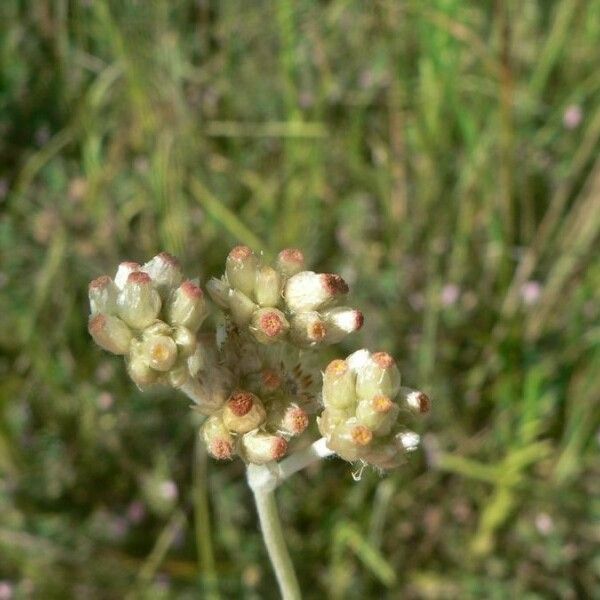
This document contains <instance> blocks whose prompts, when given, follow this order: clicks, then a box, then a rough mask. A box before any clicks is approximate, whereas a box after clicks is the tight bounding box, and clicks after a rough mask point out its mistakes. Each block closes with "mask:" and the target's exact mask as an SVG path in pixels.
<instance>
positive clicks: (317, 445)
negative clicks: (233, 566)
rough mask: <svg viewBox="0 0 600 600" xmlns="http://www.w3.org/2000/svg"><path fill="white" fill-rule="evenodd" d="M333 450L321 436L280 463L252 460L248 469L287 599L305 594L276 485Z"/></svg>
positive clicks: (273, 562)
mask: <svg viewBox="0 0 600 600" xmlns="http://www.w3.org/2000/svg"><path fill="white" fill-rule="evenodd" d="M331 454H333V453H332V452H331V451H330V450H329V449H328V448H327V446H326V445H325V440H324V439H322V438H321V439H320V440H317V441H316V442H314V443H313V444H312V445H311V446H309V447H308V448H306V449H304V450H300V451H299V452H295V453H294V454H292V455H291V456H288V457H287V458H285V459H284V460H282V461H281V462H280V463H269V464H267V465H253V464H250V465H248V468H247V470H246V476H247V479H248V485H249V487H250V489H251V490H252V492H253V493H254V501H255V502H256V510H257V511H258V519H259V522H260V528H261V532H262V536H263V540H264V542H265V546H266V547H267V552H268V554H269V559H270V560H271V564H272V565H273V570H274V571H275V577H276V578H277V582H278V584H279V589H280V591H281V596H282V597H283V599H284V600H298V599H299V598H301V594H300V586H299V585H298V579H297V577H296V572H295V571H294V565H293V563H292V559H291V558H290V554H289V552H288V549H287V546H286V543H285V538H284V536H283V531H282V528H281V521H280V518H279V512H278V510H277V503H276V502H275V489H276V488H277V486H278V485H279V484H280V483H281V482H282V481H284V480H285V479H287V478H288V477H290V476H291V475H293V474H294V473H297V472H298V471H300V470H302V469H304V468H305V467H307V466H308V465H310V464H312V463H314V462H316V461H318V460H320V459H321V458H324V457H326V456H330V455H331Z"/></svg>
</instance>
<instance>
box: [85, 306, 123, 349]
mask: <svg viewBox="0 0 600 600" xmlns="http://www.w3.org/2000/svg"><path fill="white" fill-rule="evenodd" d="M88 331H89V332H90V335H91V336H92V337H93V338H94V341H95V342H96V344H98V346H100V347H101V348H104V350H108V352H112V353H113V354H127V352H128V351H129V346H130V344H131V339H132V337H133V335H132V333H131V331H130V330H129V327H127V325H126V324H125V323H123V321H121V319H119V318H118V317H114V316H112V315H104V314H101V313H99V314H97V315H93V316H92V317H91V318H90V321H89V323H88Z"/></svg>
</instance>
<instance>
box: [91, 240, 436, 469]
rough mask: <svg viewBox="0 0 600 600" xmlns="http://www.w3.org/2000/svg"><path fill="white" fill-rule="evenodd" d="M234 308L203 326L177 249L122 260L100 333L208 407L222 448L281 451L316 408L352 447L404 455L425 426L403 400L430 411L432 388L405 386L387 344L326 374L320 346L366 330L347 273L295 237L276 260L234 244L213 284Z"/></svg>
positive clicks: (377, 458)
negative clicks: (408, 417) (314, 262)
mask: <svg viewBox="0 0 600 600" xmlns="http://www.w3.org/2000/svg"><path fill="white" fill-rule="evenodd" d="M207 288H208V291H209V293H210V296H211V297H212V299H213V300H214V301H215V303H216V304H218V305H219V306H220V307H221V308H222V309H223V312H224V313H225V315H226V317H227V318H226V322H225V324H222V325H219V326H218V327H217V331H216V335H215V334H210V333H200V332H199V329H200V326H201V325H202V323H203V321H204V319H205V318H206V316H207V312H208V311H207V305H206V302H205V298H204V295H203V293H202V291H201V289H200V288H199V287H198V284H197V283H196V282H194V281H189V280H187V281H184V278H183V274H182V272H181V269H180V266H179V263H178V262H177V261H176V259H174V258H173V257H172V256H170V255H169V254H166V253H162V254H159V255H158V256H155V257H154V258H153V259H152V260H151V261H149V262H148V263H146V264H144V265H143V266H140V265H139V264H137V263H132V262H126V263H122V264H121V265H120V266H119V268H118V271H117V274H116V276H115V277H114V279H111V278H110V277H108V276H103V277H99V278H98V279H95V280H94V281H92V283H91V284H90V287H89V295H90V306H91V316H90V320H89V331H90V334H91V335H92V337H93V338H94V340H95V341H96V343H97V344H98V345H99V346H101V347H102V348H104V349H105V350H108V351H109V352H112V353H114V354H120V355H123V356H124V357H125V360H126V363H127V370H128V373H129V375H130V377H131V378H132V379H133V381H134V382H135V383H136V384H137V385H138V386H139V387H140V388H145V387H147V386H150V385H154V384H162V385H168V386H171V387H174V388H177V389H179V390H180V391H182V392H183V393H185V394H187V395H188V396H189V397H190V398H191V399H192V400H194V402H195V403H196V409H197V410H198V411H199V412H200V413H201V414H202V415H203V416H204V417H206V419H205V421H204V422H203V424H202V427H201V432H200V433H201V435H202V437H203V439H204V441H205V442H206V446H207V449H208V452H209V453H210V454H211V455H212V456H213V457H214V458H217V459H221V460H226V459H231V458H233V457H234V456H235V455H238V456H240V457H241V458H242V459H243V460H244V461H245V462H247V463H254V464H265V463H268V462H271V461H274V460H279V459H280V458H282V457H283V456H284V455H285V454H286V453H287V452H288V445H289V444H290V443H291V442H292V440H293V438H296V437H298V436H300V435H301V434H303V433H304V432H305V431H306V429H307V427H308V426H309V424H310V419H311V416H312V415H313V414H314V413H316V412H318V411H320V410H321V409H322V407H323V406H324V410H323V412H322V413H321V415H320V417H319V418H318V419H317V423H318V426H319V429H320V431H321V434H322V435H323V437H324V438H325V440H326V443H327V445H328V447H329V448H330V449H331V450H333V451H334V452H336V453H337V454H338V455H339V456H340V457H341V458H343V459H345V460H348V461H351V462H354V461H362V462H363V463H368V464H372V465H374V466H377V467H379V468H381V469H387V468H392V467H394V466H396V465H397V464H399V462H400V459H401V456H402V455H403V454H404V452H405V451H409V450H411V449H414V447H416V445H417V443H418V436H417V435H416V434H414V433H412V432H409V431H406V430H404V429H403V428H402V426H401V423H400V421H399V416H400V415H401V414H402V409H403V408H404V409H406V411H405V412H407V411H410V412H413V413H423V412H427V410H428V408H429V401H428V399H427V397H426V396H425V395H424V394H422V393H420V392H416V391H414V390H410V389H408V388H402V387H400V374H399V373H398V369H397V368H396V366H395V364H394V361H393V359H392V358H391V357H390V356H389V355H388V354H386V353H383V352H378V353H375V354H370V353H369V352H368V351H367V350H360V351H358V352H355V353H354V354H352V355H351V356H349V357H348V358H347V359H346V360H335V361H333V362H332V363H330V365H329V366H328V367H327V369H326V371H325V373H324V374H323V378H322V388H321V372H320V370H319V369H318V368H317V367H316V366H315V362H314V356H315V354H316V353H315V352H313V351H314V350H318V349H319V348H320V347H322V346H324V345H328V344H333V343H337V342H339V341H341V340H342V339H343V338H344V337H345V336H347V335H348V334H349V333H352V332H353V331H356V330H357V329H360V327H361V326H362V322H363V317H362V314H361V312H360V311H358V310H355V309H352V308H348V307H346V306H343V305H340V304H341V301H342V300H343V298H345V296H346V294H347V293H348V286H347V285H346V282H345V281H344V280H343V279H342V278H341V277H340V276H339V275H335V274H326V273H314V272H312V271H307V270H305V264H304V256H303V255H302V253H301V252H300V251H299V250H296V249H291V248H288V249H286V250H283V251H282V252H280V253H279V255H278V257H277V260H276V261H275V264H274V266H270V265H267V264H264V262H263V260H262V259H261V258H259V257H258V256H257V255H256V254H255V253H254V252H253V251H252V250H251V249H250V248H248V247H246V246H237V247H236V248H234V249H233V250H232V251H231V252H230V253H229V255H228V257H227V261H226V267H225V274H224V275H223V276H222V277H221V278H220V279H212V280H211V281H209V282H208V284H207Z"/></svg>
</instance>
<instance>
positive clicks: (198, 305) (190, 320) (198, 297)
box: [167, 281, 207, 332]
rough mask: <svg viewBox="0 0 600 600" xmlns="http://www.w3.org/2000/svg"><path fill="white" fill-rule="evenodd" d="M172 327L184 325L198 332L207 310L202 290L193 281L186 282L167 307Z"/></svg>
mask: <svg viewBox="0 0 600 600" xmlns="http://www.w3.org/2000/svg"><path fill="white" fill-rule="evenodd" d="M167 315H168V319H169V322H170V323H171V324H172V325H183V326H184V327H187V328H188V329H189V330H190V331H193V332H196V331H198V329H199V327H200V325H201V324H202V321H204V319H205V317H206V315H207V310H206V301H205V299H204V294H203V293H202V290H201V289H200V288H199V287H198V286H197V285H196V284H195V283H193V282H191V281H184V282H183V283H182V284H181V285H180V286H179V287H178V288H177V289H176V290H175V291H174V292H173V295H172V297H171V299H170V302H169V305H168V306H167Z"/></svg>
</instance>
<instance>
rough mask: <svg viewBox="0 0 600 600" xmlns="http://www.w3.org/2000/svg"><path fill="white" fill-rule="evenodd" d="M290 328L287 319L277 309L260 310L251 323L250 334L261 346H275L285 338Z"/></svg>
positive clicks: (256, 312) (253, 316)
mask: <svg viewBox="0 0 600 600" xmlns="http://www.w3.org/2000/svg"><path fill="white" fill-rule="evenodd" d="M289 328H290V324H289V323H288V322H287V319H286V318H285V316H284V315H283V313H282V312H281V311H280V310H277V309H276V308H259V309H258V310H257V311H255V312H254V314H253V315H252V320H251V322H250V332H251V333H252V335H254V337H255V338H256V339H257V340H258V341H259V342H260V343H261V344H273V343H274V342H276V341H277V340H280V339H281V338H282V337H284V336H285V334H286V333H287V331H288V329H289Z"/></svg>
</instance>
